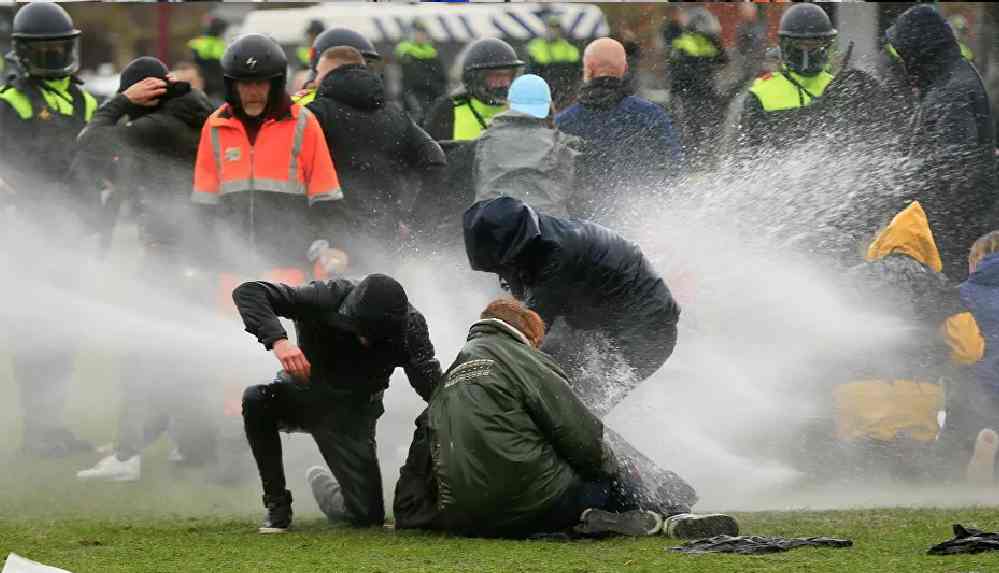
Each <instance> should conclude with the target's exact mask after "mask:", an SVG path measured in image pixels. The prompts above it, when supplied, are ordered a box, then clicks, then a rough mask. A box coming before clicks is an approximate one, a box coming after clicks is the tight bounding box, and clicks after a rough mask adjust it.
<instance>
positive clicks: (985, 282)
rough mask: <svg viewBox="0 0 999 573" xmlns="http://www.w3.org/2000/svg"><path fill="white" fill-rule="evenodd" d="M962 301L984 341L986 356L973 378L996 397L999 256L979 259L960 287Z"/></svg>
mask: <svg viewBox="0 0 999 573" xmlns="http://www.w3.org/2000/svg"><path fill="white" fill-rule="evenodd" d="M961 302H962V303H963V304H964V306H965V308H967V309H968V310H969V311H970V312H971V315H972V316H974V317H975V322H977V323H978V329H979V330H980V331H981V333H982V338H984V339H985V355H984V356H982V359H981V360H979V361H978V362H977V363H976V364H975V366H974V370H975V379H976V381H977V382H978V385H979V386H980V387H981V388H982V389H983V390H985V391H986V392H988V395H989V396H992V397H995V398H999V255H991V256H988V257H985V258H984V259H982V261H981V262H979V263H978V268H977V269H976V270H975V272H973V273H971V276H969V277H968V280H967V281H965V282H964V283H962V284H961Z"/></svg>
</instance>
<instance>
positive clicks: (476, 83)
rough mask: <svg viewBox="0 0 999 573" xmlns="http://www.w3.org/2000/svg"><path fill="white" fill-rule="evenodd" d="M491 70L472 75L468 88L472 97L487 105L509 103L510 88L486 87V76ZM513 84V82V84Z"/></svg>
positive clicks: (478, 71)
mask: <svg viewBox="0 0 999 573" xmlns="http://www.w3.org/2000/svg"><path fill="white" fill-rule="evenodd" d="M489 71H491V70H477V71H476V72H474V74H472V77H471V82H469V85H468V86H466V87H467V88H468V93H470V94H472V97H474V98H475V99H477V100H479V101H481V102H482V103H484V104H487V105H503V104H505V103H506V101H507V95H508V94H509V92H510V86H509V85H507V86H504V87H499V88H490V87H488V86H487V85H486V74H487V73H489ZM511 83H512V82H511Z"/></svg>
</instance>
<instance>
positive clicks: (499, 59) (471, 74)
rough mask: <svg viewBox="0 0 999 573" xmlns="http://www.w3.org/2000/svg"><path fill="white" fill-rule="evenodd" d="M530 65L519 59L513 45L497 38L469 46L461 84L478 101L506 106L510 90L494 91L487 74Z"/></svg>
mask: <svg viewBox="0 0 999 573" xmlns="http://www.w3.org/2000/svg"><path fill="white" fill-rule="evenodd" d="M525 65H527V64H526V62H524V61H523V60H521V59H520V58H518V57H517V52H515V51H514V49H513V47H512V46H511V45H510V44H507V43H506V42H504V41H503V40H500V39H497V38H484V39H482V40H477V41H475V42H473V43H472V44H471V45H469V46H468V49H467V50H466V51H465V59H464V60H463V61H462V65H461V81H462V83H464V84H465V89H466V90H467V91H468V93H469V94H470V95H471V96H472V97H474V98H475V99H477V100H479V101H481V102H483V103H485V104H489V105H499V104H502V103H506V96H507V92H508V91H509V89H510V86H509V85H507V86H506V87H501V88H490V87H489V86H488V85H487V84H486V74H487V73H488V72H489V71H491V70H517V69H519V68H522V67H524V66H525Z"/></svg>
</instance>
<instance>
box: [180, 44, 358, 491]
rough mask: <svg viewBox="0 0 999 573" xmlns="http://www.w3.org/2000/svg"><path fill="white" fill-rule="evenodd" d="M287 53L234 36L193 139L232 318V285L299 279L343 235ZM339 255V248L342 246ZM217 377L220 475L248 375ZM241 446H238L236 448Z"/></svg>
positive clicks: (198, 193)
mask: <svg viewBox="0 0 999 573" xmlns="http://www.w3.org/2000/svg"><path fill="white" fill-rule="evenodd" d="M287 68H288V62H287V59H286V58H285V55H284V52H283V51H282V50H281V47H280V46H279V45H278V44H277V43H276V42H274V41H273V40H271V39H270V38H268V37H267V36H263V35H260V34H247V35H244V36H241V37H239V38H237V39H236V40H235V41H234V42H233V43H232V44H231V45H230V46H229V47H228V48H226V51H225V53H224V54H223V56H222V69H223V73H224V76H225V77H224V85H225V100H226V103H225V104H223V105H222V107H220V108H219V109H218V110H216V111H215V113H213V114H212V115H211V116H210V117H209V118H208V120H207V121H206V122H205V125H204V128H203V129H202V131H201V141H200V144H199V146H198V158H197V162H196V165H195V173H194V192H193V193H192V200H193V201H194V202H195V203H197V204H201V205H204V206H205V211H206V213H201V214H202V215H205V216H206V217H205V218H206V219H208V220H206V221H204V224H206V225H210V226H214V227H215V229H214V231H215V233H214V237H213V240H211V241H210V243H209V244H206V245H204V249H203V250H202V253H203V256H207V257H208V258H209V259H211V260H210V264H211V265H212V267H213V269H215V270H216V271H217V272H218V282H217V284H216V286H215V288H216V291H215V304H216V306H217V307H218V310H219V311H220V312H222V313H225V314H228V315H230V316H233V317H235V315H236V307H235V305H233V303H232V295H231V293H232V290H233V289H234V288H235V287H236V286H238V285H239V284H240V283H242V282H244V281H246V280H251V279H262V280H265V281H271V282H278V283H285V284H290V285H300V284H303V283H305V282H306V281H307V278H308V277H307V272H308V270H309V269H308V257H310V256H314V258H316V259H317V260H319V261H325V260H329V259H334V260H341V259H343V258H344V257H330V256H326V255H328V252H329V251H334V249H330V248H328V247H325V248H324V247H320V246H317V247H316V248H313V249H311V250H310V244H312V243H315V244H316V245H328V244H329V243H330V242H332V243H333V244H334V245H336V244H340V243H339V242H338V241H336V240H335V239H333V237H331V236H330V235H331V234H332V233H341V232H343V229H345V225H343V222H342V221H341V220H340V218H339V216H338V213H339V212H340V209H339V205H338V204H340V203H342V201H340V199H342V197H343V195H342V193H341V191H340V182H339V178H338V177H337V173H336V171H335V170H334V168H333V161H332V159H331V158H330V153H329V149H328V147H327V145H326V138H325V137H324V136H323V132H322V129H321V128H320V126H319V123H318V122H317V121H316V118H315V117H314V116H313V115H312V113H311V112H310V111H309V110H307V109H306V108H305V107H304V106H301V105H298V104H294V103H292V102H291V99H290V98H289V97H288V94H287V93H286V91H285V83H286V81H287ZM341 254H342V253H341ZM224 376H231V378H227V379H225V380H223V381H222V384H223V386H224V388H225V390H224V398H223V401H224V407H223V411H224V413H225V416H226V420H225V421H224V422H223V423H222V424H221V426H220V430H219V432H220V437H219V439H220V441H221V443H222V444H225V445H222V446H220V447H219V449H218V456H219V469H220V470H221V475H223V476H226V477H225V478H224V479H232V478H235V477H236V476H238V475H242V474H243V473H245V472H244V471H243V468H242V464H243V461H244V460H245V459H246V458H247V457H248V456H244V455H242V453H243V452H238V449H239V447H240V446H242V445H243V444H245V441H244V439H243V436H242V433H243V429H242V420H241V408H240V398H241V395H242V389H243V386H245V381H244V380H241V379H239V377H238V375H236V374H227V375H224ZM237 452H238V454H237Z"/></svg>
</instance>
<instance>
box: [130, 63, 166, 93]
mask: <svg viewBox="0 0 999 573" xmlns="http://www.w3.org/2000/svg"><path fill="white" fill-rule="evenodd" d="M168 72H169V70H167V67H166V64H164V63H163V62H161V61H159V60H157V59H156V58H151V57H149V56H143V57H141V58H136V59H134V60H132V61H131V62H129V63H128V65H127V66H125V69H124V70H122V71H121V78H120V80H119V83H118V93H121V92H123V91H125V90H127V89H128V88H130V87H132V86H133V85H135V84H137V83H139V82H141V81H142V80H144V79H146V78H159V79H161V80H163V81H167V73H168Z"/></svg>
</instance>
